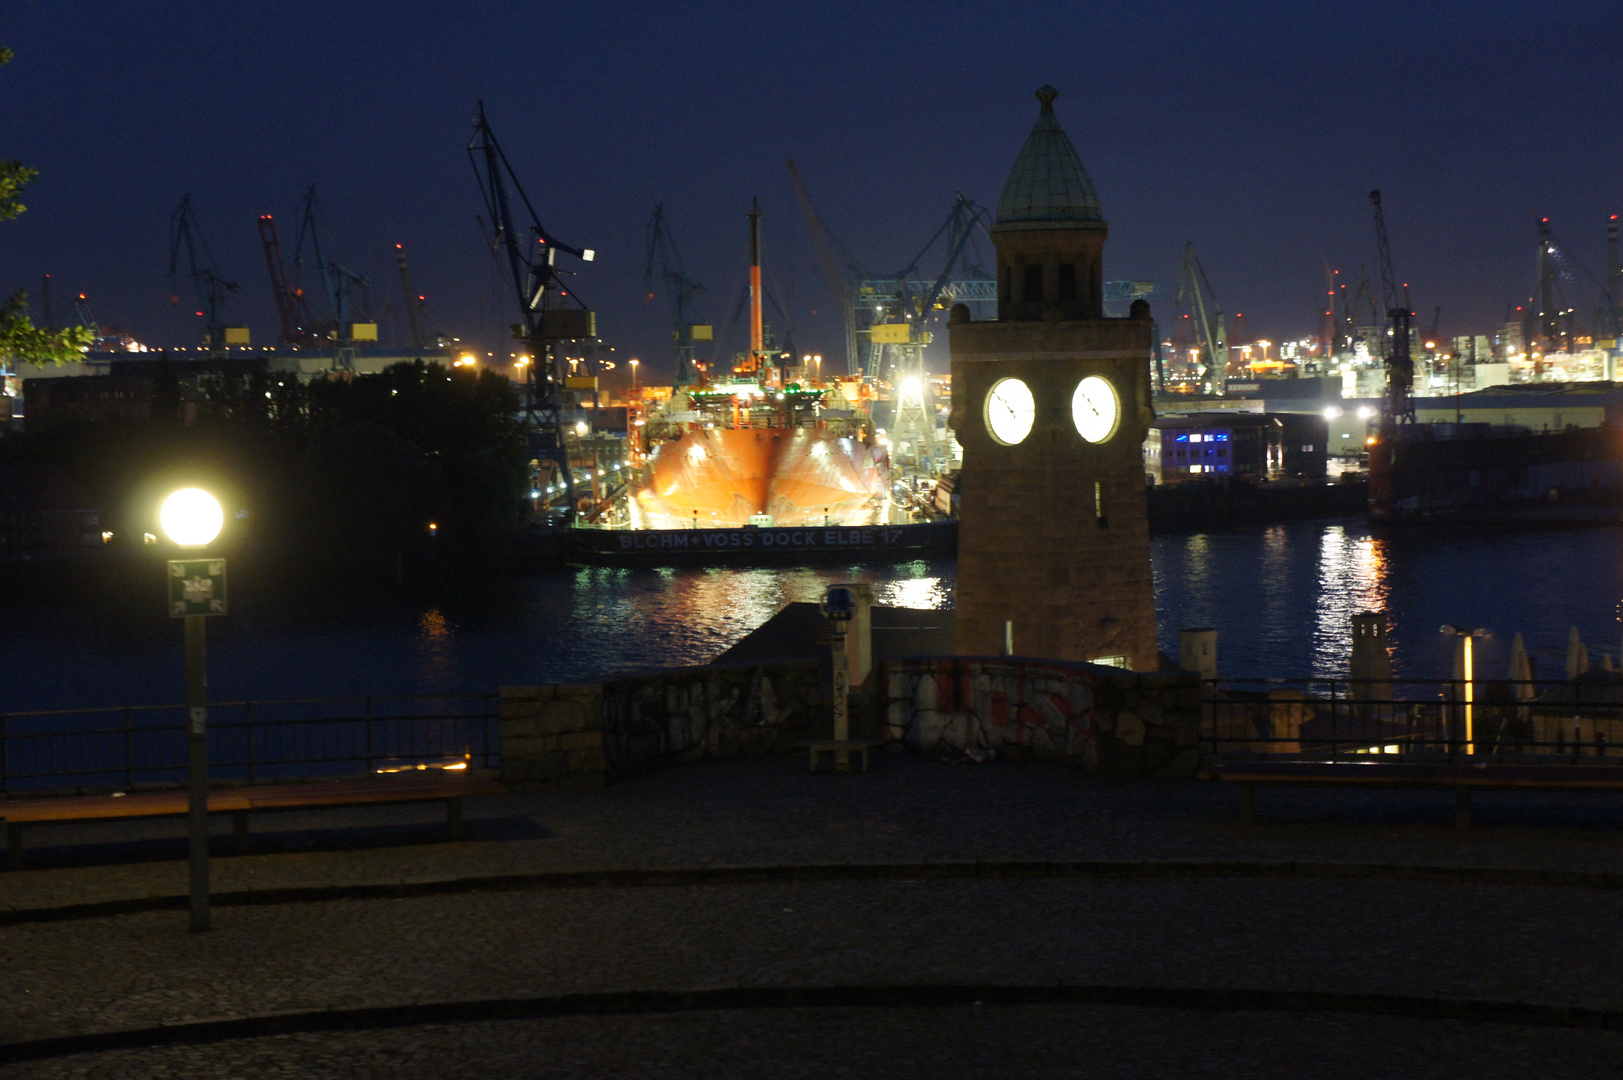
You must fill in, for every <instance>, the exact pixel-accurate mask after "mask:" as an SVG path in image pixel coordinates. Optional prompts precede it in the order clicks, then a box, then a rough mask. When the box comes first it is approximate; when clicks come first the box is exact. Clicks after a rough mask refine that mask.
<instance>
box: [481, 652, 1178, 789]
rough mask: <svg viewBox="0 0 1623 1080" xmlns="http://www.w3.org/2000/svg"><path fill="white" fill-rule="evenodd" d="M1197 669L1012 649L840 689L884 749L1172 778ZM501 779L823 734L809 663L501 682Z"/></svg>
mask: <svg viewBox="0 0 1623 1080" xmlns="http://www.w3.org/2000/svg"><path fill="white" fill-rule="evenodd" d="M1199 710H1200V683H1199V677H1198V676H1197V675H1195V674H1193V673H1190V672H1173V673H1164V672H1163V673H1151V674H1135V673H1133V672H1129V671H1122V670H1119V669H1116V668H1109V667H1101V666H1098V665H1093V664H1085V663H1074V662H1064V661H1053V660H1031V659H1020V658H1015V657H967V656H948V657H915V658H907V659H899V660H890V661H886V662H884V663H882V664H881V665H879V666H878V667H877V668H876V669H875V671H874V674H873V676H872V677H871V678H870V680H869V682H868V683H867V685H866V686H865V687H863V688H861V690H859V691H854V692H853V696H852V707H851V732H852V735H853V736H854V737H876V738H881V739H884V740H886V749H889V750H892V751H894V752H912V753H926V754H953V755H956V754H961V753H964V752H965V751H966V750H971V749H973V750H977V751H981V750H995V751H997V752H998V753H999V754H1002V755H1005V756H1016V757H1037V758H1045V759H1049V760H1055V761H1066V762H1070V763H1073V764H1075V765H1077V766H1079V767H1080V768H1082V769H1084V770H1085V771H1086V772H1088V773H1090V774H1094V775H1099V776H1102V777H1106V778H1111V779H1121V780H1132V779H1142V778H1181V777H1189V776H1193V775H1194V774H1195V772H1196V770H1197V768H1198V766H1199V749H1198V741H1199V716H1200V712H1199ZM500 715H501V751H502V779H503V782H505V783H507V784H509V785H510V786H513V787H516V788H519V789H528V790H541V791H561V790H572V789H576V788H581V787H595V786H600V785H602V784H604V783H607V782H611V781H615V780H625V779H629V778H632V777H635V776H638V775H641V774H642V773H645V772H648V771H650V770H652V769H657V768H662V767H665V766H667V765H672V764H678V763H681V762H689V761H697V760H701V759H705V758H734V757H761V756H765V755H768V754H782V753H788V752H790V751H792V750H793V749H794V747H795V744H796V743H797V742H799V741H801V740H804V739H816V738H828V737H829V735H830V733H831V729H832V724H833V720H832V715H831V702H830V698H829V691H828V686H827V673H826V672H825V671H823V665H821V664H820V663H818V662H816V661H778V662H771V663H764V664H751V665H739V666H723V665H714V666H708V667H697V668H681V669H676V670H671V671H660V672H651V673H647V674H640V675H629V676H622V677H618V678H613V679H608V680H604V681H603V682H599V683H564V684H554V685H545V686H509V687H503V688H502V691H501V712H500Z"/></svg>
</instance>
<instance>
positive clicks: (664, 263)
mask: <svg viewBox="0 0 1623 1080" xmlns="http://www.w3.org/2000/svg"><path fill="white" fill-rule="evenodd" d="M647 231H648V259H647V264H646V267H645V269H644V270H643V280H644V281H645V282H646V283H647V286H648V296H649V298H650V299H652V298H653V295H654V281H655V279H656V278H657V279H658V281H659V284H660V286H661V287H662V288H663V289H664V290H665V296H666V298H667V299H668V301H669V302H670V306H671V319H672V322H671V340H672V341H673V342H675V348H676V385H677V386H679V387H681V386H692V385H693V384H695V383H697V382H699V371H698V369H697V368H696V367H695V366H694V363H693V349H694V345H693V343H694V342H695V341H710V340H713V339H714V337H715V330H714V328H713V327H712V326H710V325H709V324H708V323H696V322H694V317H695V316H694V311H693V298H694V297H695V296H697V295H699V294H700V293H702V292H704V286H703V285H701V284H699V283H698V282H697V281H694V280H693V279H692V278H691V277H689V276H688V272H687V269H686V268H685V267H684V266H683V265H682V255H681V253H680V252H678V251H677V249H676V238H675V237H674V236H672V235H671V227H670V225H668V224H667V223H666V221H665V204H664V203H660V204H659V205H658V206H655V207H654V216H653V217H651V218H649V219H648V230H647Z"/></svg>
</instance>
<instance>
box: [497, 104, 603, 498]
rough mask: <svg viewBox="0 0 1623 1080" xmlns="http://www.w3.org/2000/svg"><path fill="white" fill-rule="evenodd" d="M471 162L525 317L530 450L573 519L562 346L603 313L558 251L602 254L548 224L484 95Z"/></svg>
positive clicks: (590, 336) (518, 327) (519, 329)
mask: <svg viewBox="0 0 1623 1080" xmlns="http://www.w3.org/2000/svg"><path fill="white" fill-rule="evenodd" d="M468 160H469V162H470V163H472V165H473V171H474V176H475V178H476V179H477V180H478V181H479V192H480V195H481V196H482V197H483V198H484V201H485V211H486V213H488V214H489V218H488V220H489V221H490V224H491V228H492V230H493V232H494V240H495V243H496V245H497V246H499V248H500V249H501V250H502V251H503V252H505V253H506V255H507V268H508V272H509V274H510V275H511V277H512V285H513V292H514V296H515V298H516V299H517V301H518V310H519V314H520V317H521V318H522V319H523V321H522V322H519V323H515V324H513V327H512V330H513V336H514V338H516V339H518V340H519V341H522V342H523V343H524V344H525V345H526V346H527V347H528V349H529V364H528V366H527V367H526V369H525V370H526V374H527V377H528V382H527V390H528V394H527V399H526V406H525V419H526V421H527V426H528V428H529V439H530V449H531V451H532V452H534V453H536V454H537V455H538V457H540V458H546V459H548V460H550V461H552V462H553V463H554V465H555V468H556V470H557V474H558V477H559V478H560V479H561V480H562V482H563V486H564V490H565V494H566V497H567V498H568V507H569V509H568V510H567V512H566V515H567V518H568V519H569V520H573V517H574V513H575V506H576V492H575V477H574V474H573V471H572V470H571V468H570V464H569V433H570V430H571V429H570V428H568V427H567V426H566V425H567V422H568V417H566V416H565V409H566V408H570V407H571V406H572V404H573V403H572V402H571V401H570V400H569V397H568V390H569V388H568V382H567V380H568V378H569V363H568V361H567V360H565V359H564V357H563V355H562V352H561V350H560V346H561V345H563V344H564V343H565V342H569V341H581V340H595V339H596V337H597V313H596V312H594V311H592V310H591V309H590V308H588V307H587V306H586V305H585V304H583V303H581V301H580V298H579V297H578V296H575V295H574V290H572V289H568V288H565V287H564V282H563V280H562V277H561V275H563V274H566V273H570V271H566V270H563V269H561V268H560V267H559V266H558V265H557V257H558V254H559V253H560V252H562V253H563V254H565V255H570V256H573V257H574V258H576V259H579V260H580V261H581V262H591V261H592V257H593V254H594V253H593V251H592V249H591V248H578V247H572V246H570V245H569V244H566V243H564V242H562V241H561V240H559V239H557V238H556V237H555V236H553V235H552V234H551V233H550V232H548V231H547V230H546V229H545V228H544V227H542V225H541V219H540V217H538V216H537V214H536V212H535V207H534V206H533V205H532V204H531V203H530V197H529V196H528V195H526V194H525V193H524V187H523V185H521V184H520V183H519V179H518V174H517V173H515V172H514V171H513V166H512V164H511V163H510V162H509V161H508V160H507V155H506V154H505V153H503V151H502V148H501V144H500V143H498V142H497V141H496V133H495V132H494V131H492V130H491V128H490V123H489V122H488V121H487V120H486V119H485V103H484V102H483V101H481V102H479V116H478V119H477V120H476V121H475V123H474V129H473V138H472V140H470V141H469V143H468ZM509 187H511V189H512V195H516V196H517V197H518V201H519V203H520V204H521V205H522V207H523V210H524V214H525V217H523V218H520V217H517V216H516V215H515V214H514V211H513V204H512V196H511V195H509V191H508V189H509Z"/></svg>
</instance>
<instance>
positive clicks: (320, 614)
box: [0, 523, 1623, 712]
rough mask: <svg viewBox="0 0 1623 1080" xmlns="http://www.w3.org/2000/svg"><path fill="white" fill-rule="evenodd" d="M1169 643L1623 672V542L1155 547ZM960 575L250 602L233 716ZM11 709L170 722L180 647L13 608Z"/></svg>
mask: <svg viewBox="0 0 1623 1080" xmlns="http://www.w3.org/2000/svg"><path fill="white" fill-rule="evenodd" d="M1153 558H1154V568H1155V583H1156V596H1157V605H1158V609H1159V613H1160V641H1161V648H1162V650H1163V651H1165V652H1167V653H1169V654H1172V655H1176V653H1177V639H1178V629H1179V628H1180V627H1186V626H1212V627H1216V628H1217V630H1218V631H1219V655H1220V666H1221V671H1222V674H1223V675H1225V676H1229V677H1233V678H1269V677H1278V678H1289V677H1303V676H1315V677H1331V676H1335V675H1339V674H1342V673H1344V672H1345V671H1346V664H1347V656H1348V652H1349V649H1350V640H1351V639H1350V632H1349V619H1350V617H1351V616H1352V615H1353V614H1354V613H1355V612H1358V611H1363V610H1368V609H1379V610H1385V611H1386V612H1387V613H1388V615H1389V620H1390V627H1391V630H1390V641H1391V646H1392V649H1393V667H1394V671H1395V673H1396V674H1399V675H1402V676H1408V677H1413V678H1428V677H1439V678H1446V677H1448V676H1449V674H1450V671H1451V656H1452V653H1451V651H1450V650H1451V643H1450V641H1449V640H1448V639H1447V638H1445V637H1443V636H1442V635H1441V634H1439V633H1438V628H1439V626H1440V625H1441V624H1443V623H1454V624H1458V625H1469V626H1473V627H1490V628H1492V629H1493V630H1494V632H1495V636H1494V637H1493V638H1490V639H1488V640H1487V641H1485V642H1483V643H1482V645H1481V647H1480V651H1479V654H1478V656H1479V660H1478V665H1479V666H1478V670H1479V671H1481V672H1483V673H1484V674H1485V675H1487V676H1497V675H1500V674H1502V673H1503V672H1504V669H1505V668H1506V666H1507V664H1508V657H1509V651H1510V640H1511V635H1512V634H1514V633H1516V632H1518V631H1520V632H1521V633H1523V634H1524V635H1525V637H1526V640H1527V644H1528V646H1529V649H1530V651H1532V653H1533V654H1534V657H1535V660H1536V661H1541V662H1542V663H1541V670H1542V672H1543V673H1544V674H1548V673H1549V672H1551V671H1559V670H1561V657H1562V656H1563V655H1564V653H1565V647H1566V640H1567V633H1568V630H1569V628H1570V627H1572V626H1577V627H1578V628H1579V632H1580V633H1581V634H1582V635H1583V637H1584V639H1585V641H1586V642H1587V643H1589V645H1590V646H1591V648H1592V650H1593V656H1594V660H1595V662H1597V663H1598V662H1599V661H1600V657H1601V653H1602V652H1603V651H1604V652H1610V653H1611V654H1612V656H1613V658H1614V660H1616V659H1620V657H1619V656H1618V650H1619V636H1620V632H1623V624H1620V622H1619V615H1620V610H1623V609H1620V602H1623V530H1619V529H1614V528H1594V529H1574V530H1541V529H1527V530H1507V529H1495V530H1488V529H1481V528H1478V529H1445V528H1407V529H1393V530H1388V531H1374V532H1372V531H1371V530H1370V529H1369V528H1368V527H1367V526H1365V525H1363V524H1358V523H1339V524H1324V523H1311V524H1296V525H1280V526H1270V527H1259V528H1250V529H1237V530H1232V531H1225V532H1213V533H1200V534H1192V535H1180V536H1164V537H1158V538H1156V540H1155V541H1154V549H1153ZM953 574H954V567H953V564H952V563H951V562H914V563H907V564H902V565H900V566H891V567H839V566H834V567H819V568H815V569H813V568H798V569H797V568H760V569H745V570H706V569H684V570H625V569H612V570H610V569H578V570H569V571H565V572H560V573H553V574H540V575H535V576H531V577H523V578H515V579H510V580H504V581H499V582H496V583H493V584H491V585H490V586H489V587H488V588H486V589H483V590H478V591H471V592H470V591H461V592H458V593H455V594H450V595H446V596H436V597H432V598H429V599H420V600H415V601H404V600H377V599H374V600H364V599H362V600H357V599H354V598H342V599H333V598H326V599H324V598H320V597H314V596H300V597H296V598H279V597H276V596H270V595H254V594H252V593H248V592H238V593H237V594H234V596H233V600H232V613H231V614H230V615H229V616H227V617H224V618H219V619H214V620H211V624H210V627H209V667H210V688H209V692H210V696H211V697H212V698H214V699H215V700H240V699H267V698H289V697H316V696H329V695H332V696H337V695H351V694H385V693H419V692H450V691H481V692H483V691H490V690H493V689H494V688H496V687H498V686H501V685H509V684H522V683H539V682H549V681H559V680H571V679H575V680H584V679H590V678H593V677H596V676H600V675H604V674H609V673H613V672H624V671H634V670H645V669H649V668H657V667H670V666H680V665H690V664H701V663H704V662H706V661H709V660H711V659H713V658H714V657H715V656H716V655H717V654H718V653H720V652H721V651H722V650H724V649H726V648H727V647H728V646H729V645H731V644H732V643H733V642H735V641H737V640H738V639H739V638H741V637H742V636H743V635H745V634H747V633H748V632H749V631H750V630H751V629H753V628H754V627H756V626H759V625H760V624H761V623H763V622H765V621H766V620H767V619H768V618H770V617H771V616H772V615H773V613H775V612H776V611H777V610H779V608H781V607H782V606H783V605H784V604H787V603H789V602H792V601H815V600H817V599H819V598H820V597H821V595H822V593H823V591H824V589H825V588H826V587H827V586H828V585H830V584H834V583H837V582H844V581H868V582H872V583H873V584H874V585H875V586H876V595H877V597H878V600H879V602H880V603H882V604H888V605H897V606H904V607H913V608H926V609H944V608H948V607H950V606H951V605H952V592H953ZM0 620H3V621H0V649H3V652H4V657H5V666H4V676H3V680H0V711H6V712H11V711H21V710H28V709H45V708H77V707H89V706H102V705H122V704H140V703H166V702H173V701H178V700H180V699H181V697H182V696H183V682H182V661H181V632H180V625H179V623H178V622H173V621H170V620H168V619H166V618H164V617H163V616H162V615H161V613H147V612H129V611H115V610H108V609H106V608H103V607H97V606H96V605H94V604H80V605H66V604H64V605H60V606H32V607H22V606H8V607H6V608H4V609H0Z"/></svg>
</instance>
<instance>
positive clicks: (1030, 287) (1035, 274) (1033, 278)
mask: <svg viewBox="0 0 1623 1080" xmlns="http://www.w3.org/2000/svg"><path fill="white" fill-rule="evenodd" d="M1025 300H1026V303H1028V304H1040V303H1042V302H1043V264H1042V263H1027V264H1026V297H1025Z"/></svg>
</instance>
